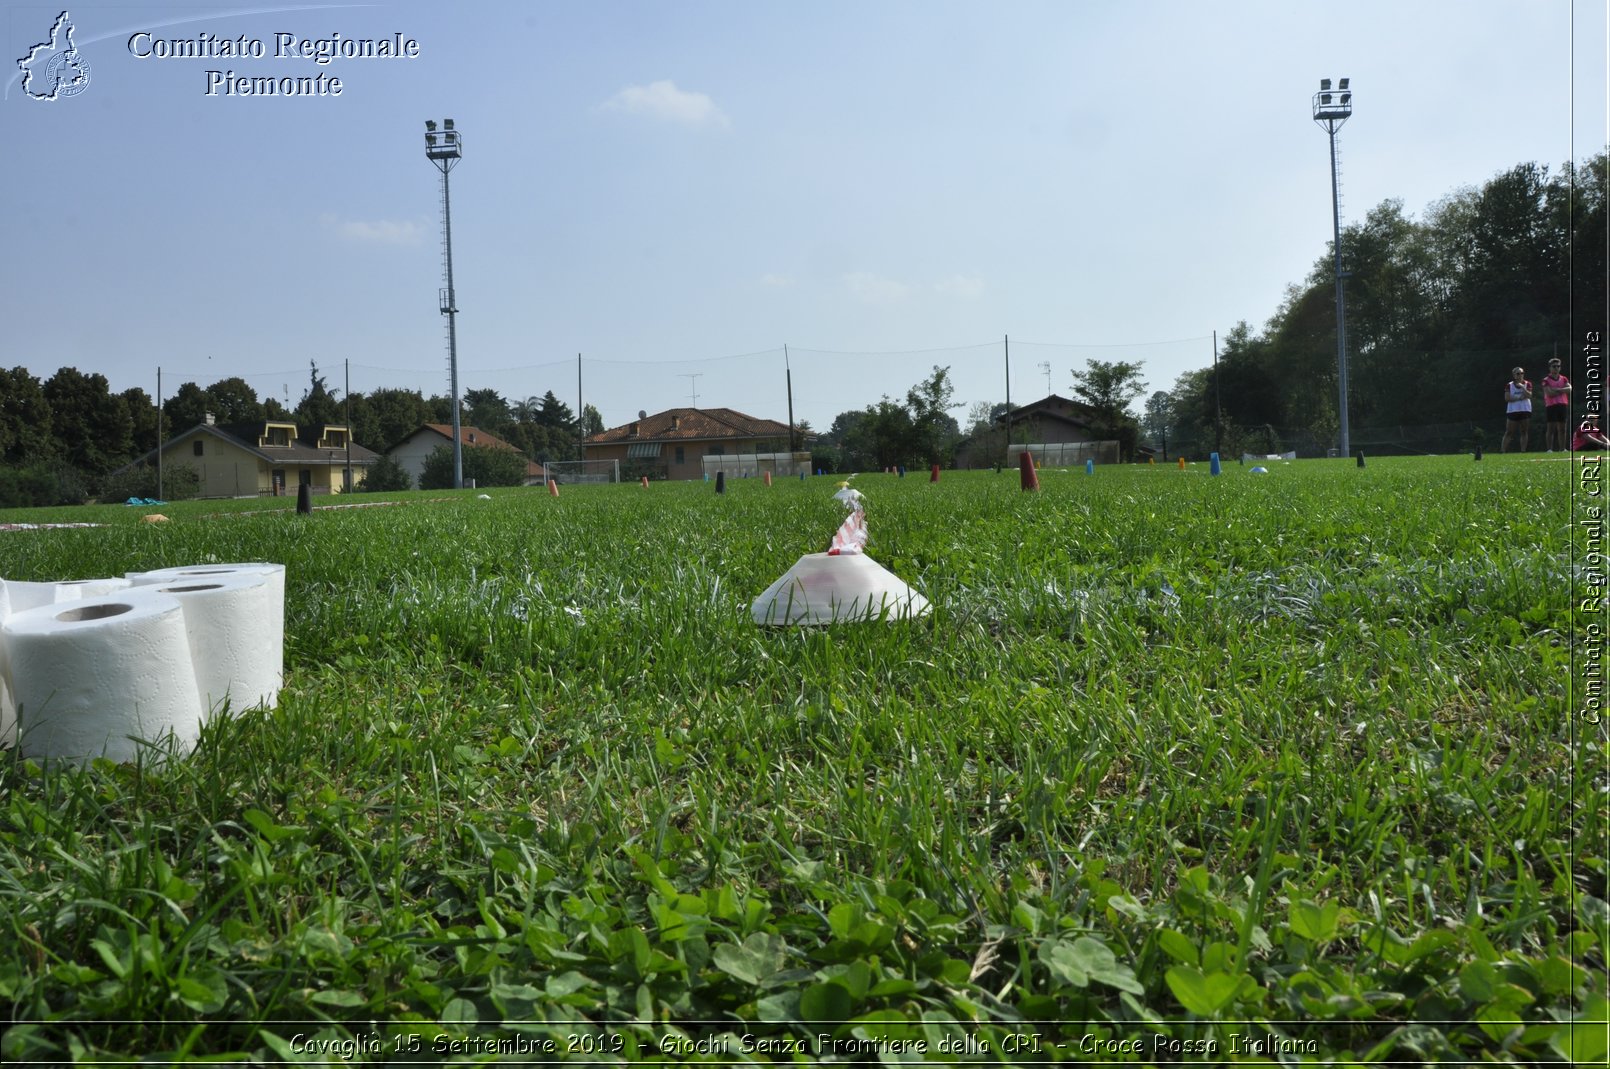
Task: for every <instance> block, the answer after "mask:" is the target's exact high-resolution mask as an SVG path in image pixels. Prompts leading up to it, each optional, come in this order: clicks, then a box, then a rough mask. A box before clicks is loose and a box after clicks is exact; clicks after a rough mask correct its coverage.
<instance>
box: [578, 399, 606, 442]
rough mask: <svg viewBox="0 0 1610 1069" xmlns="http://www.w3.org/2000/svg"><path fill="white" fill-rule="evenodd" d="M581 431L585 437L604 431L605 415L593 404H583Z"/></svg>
mask: <svg viewBox="0 0 1610 1069" xmlns="http://www.w3.org/2000/svg"><path fill="white" fill-rule="evenodd" d="M581 433H582V437H584V438H591V437H592V436H593V435H595V434H603V433H604V417H603V416H602V415H600V414H599V412H598V409H596V408H594V407H593V406H592V405H583V406H582V408H581Z"/></svg>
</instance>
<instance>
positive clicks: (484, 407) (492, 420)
mask: <svg viewBox="0 0 1610 1069" xmlns="http://www.w3.org/2000/svg"><path fill="white" fill-rule="evenodd" d="M464 404H465V406H466V408H467V411H466V413H465V415H464V417H463V420H462V421H463V422H465V423H468V424H470V426H472V427H479V428H481V429H482V430H483V431H486V432H487V433H488V434H495V435H497V436H498V437H500V438H501V437H503V436H504V433H505V432H506V431H507V430H508V429H509V426H510V425H511V424H512V423H513V422H514V419H513V418H512V417H511V416H510V414H509V402H507V401H505V400H504V399H503V395H502V394H500V393H498V392H497V391H496V390H465V391H464ZM464 477H465V478H466V479H467V478H469V473H468V472H466V473H465V475H464Z"/></svg>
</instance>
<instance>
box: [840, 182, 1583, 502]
mask: <svg viewBox="0 0 1610 1069" xmlns="http://www.w3.org/2000/svg"><path fill="white" fill-rule="evenodd" d="M1607 187H1610V162H1607V154H1606V153H1600V154H1598V155H1596V156H1593V157H1591V158H1589V159H1588V160H1586V161H1585V162H1583V163H1581V164H1572V163H1567V164H1566V165H1565V166H1564V167H1562V168H1561V169H1560V170H1559V171H1557V172H1555V173H1552V174H1551V173H1550V172H1549V169H1548V168H1547V167H1546V166H1541V165H1539V164H1536V163H1523V164H1519V165H1517V166H1515V167H1512V168H1510V169H1509V170H1507V171H1504V172H1502V173H1500V174H1498V175H1495V176H1494V177H1493V178H1491V179H1489V180H1488V181H1487V182H1485V183H1484V184H1482V185H1481V186H1480V187H1465V188H1461V189H1458V190H1455V191H1454V192H1452V193H1450V194H1448V195H1447V196H1445V197H1443V198H1442V199H1441V200H1439V201H1437V202H1436V203H1435V204H1433V205H1431V207H1430V208H1429V209H1428V210H1427V211H1426V212H1425V213H1424V215H1423V217H1421V218H1419V219H1415V218H1412V217H1410V216H1408V215H1407V214H1405V212H1404V210H1403V202H1402V201H1401V200H1397V199H1388V200H1385V201H1382V202H1381V203H1380V204H1379V205H1377V206H1376V207H1374V208H1372V209H1370V210H1369V211H1368V212H1367V213H1366V214H1365V216H1364V218H1363V220H1362V221H1359V222H1355V223H1351V224H1349V225H1348V226H1346V227H1344V228H1343V230H1342V270H1343V272H1344V277H1345V287H1346V288H1345V305H1346V315H1347V353H1348V415H1349V428H1350V430H1351V431H1352V432H1353V433H1352V435H1351V437H1352V438H1353V441H1354V443H1355V444H1358V443H1359V441H1360V436H1359V433H1358V432H1359V431H1360V430H1361V429H1364V430H1365V431H1366V432H1368V433H1373V434H1375V435H1376V436H1377V437H1376V438H1375V439H1374V440H1373V444H1376V445H1382V446H1384V447H1386V448H1388V449H1393V450H1395V449H1400V448H1402V447H1403V444H1404V443H1405V442H1407V441H1410V440H1412V441H1414V442H1416V443H1417V445H1418V448H1419V449H1421V450H1422V451H1426V452H1444V451H1453V450H1455V449H1458V448H1461V447H1468V446H1469V445H1472V444H1479V443H1480V442H1481V441H1482V440H1483V439H1484V438H1487V437H1490V436H1491V434H1492V432H1493V431H1494V430H1495V429H1496V428H1497V426H1498V425H1500V424H1502V422H1503V408H1502V407H1501V402H1500V396H1501V387H1502V385H1503V383H1504V382H1505V381H1507V380H1508V378H1509V371H1510V368H1512V367H1514V366H1515V365H1517V364H1519V365H1521V366H1523V367H1526V368H1527V369H1528V370H1529V371H1531V372H1533V373H1534V374H1533V376H1532V377H1533V378H1540V377H1541V375H1542V372H1543V370H1544V368H1545V366H1546V364H1547V361H1548V360H1549V358H1550V357H1552V356H1555V355H1558V356H1560V357H1562V358H1566V357H1568V356H1570V355H1571V354H1573V353H1574V352H1575V351H1576V350H1578V349H1579V348H1580V347H1581V346H1582V345H1583V344H1584V342H1585V340H1586V339H1587V337H1588V335H1589V332H1592V331H1598V332H1600V333H1599V336H1600V337H1603V332H1604V331H1605V329H1606V324H1605V307H1606V291H1605V284H1606V277H1607V271H1610V267H1607V263H1606V254H1605V247H1606V243H1605V235H1606V232H1607V225H1610V223H1607V217H1606V201H1607ZM1333 250H1334V245H1333V243H1332V242H1326V244H1325V251H1324V253H1323V254H1322V255H1321V256H1319V257H1317V258H1316V259H1315V261H1314V266H1313V268H1312V270H1311V271H1310V272H1309V274H1308V276H1307V277H1306V278H1305V279H1303V281H1302V282H1300V283H1293V284H1292V285H1290V286H1289V287H1288V288H1287V291H1286V295H1285V299H1284V300H1283V301H1282V302H1281V304H1280V306H1279V307H1278V308H1277V309H1276V311H1275V313H1274V315H1272V316H1271V317H1270V318H1269V320H1268V322H1267V323H1266V324H1265V325H1264V327H1263V329H1262V330H1255V329H1254V328H1253V327H1252V326H1250V325H1249V324H1248V323H1247V322H1246V321H1245V320H1242V321H1241V322H1239V323H1237V324H1236V325H1235V327H1234V328H1233V329H1231V330H1230V331H1229V332H1228V333H1227V334H1225V335H1224V336H1223V337H1221V338H1220V339H1219V355H1218V361H1217V367H1216V368H1215V367H1213V366H1211V365H1210V366H1207V367H1202V368H1198V369H1196V370H1193V371H1188V372H1186V373H1184V374H1183V375H1180V376H1179V377H1178V378H1177V379H1176V381H1175V383H1174V385H1173V388H1172V389H1167V390H1161V389H1160V390H1157V391H1155V392H1153V393H1151V394H1150V395H1148V396H1146V398H1145V401H1144V403H1143V408H1142V411H1141V412H1138V413H1137V412H1136V411H1135V410H1134V408H1133V404H1134V402H1136V401H1139V400H1140V399H1141V397H1142V396H1143V394H1144V393H1145V390H1146V388H1147V383H1146V382H1145V380H1144V378H1143V368H1142V366H1141V365H1140V364H1135V363H1128V362H1124V361H1115V362H1107V361H1101V360H1090V361H1087V362H1086V365H1085V367H1084V368H1082V369H1081V368H1070V369H1069V371H1070V373H1071V377H1072V380H1071V386H1070V394H1071V397H1072V398H1073V399H1074V400H1076V401H1078V402H1080V403H1081V404H1082V405H1083V406H1084V411H1085V414H1086V416H1087V422H1088V424H1089V430H1090V434H1091V437H1092V438H1095V439H1104V440H1116V441H1117V442H1118V443H1119V452H1120V455H1121V456H1122V457H1124V458H1125V459H1132V458H1133V457H1134V456H1135V455H1136V453H1137V451H1138V448H1139V446H1140V445H1142V444H1146V445H1149V446H1150V447H1152V448H1153V449H1160V450H1163V451H1164V452H1165V453H1177V454H1183V453H1192V454H1201V455H1205V454H1206V453H1207V452H1209V451H1211V450H1215V449H1218V450H1220V451H1222V452H1224V453H1226V454H1228V455H1232V456H1233V455H1235V454H1238V453H1241V452H1244V451H1254V452H1271V453H1272V452H1282V451H1285V450H1286V449H1300V450H1303V451H1306V452H1309V453H1310V454H1312V453H1318V452H1323V451H1325V450H1328V449H1332V448H1335V447H1336V446H1337V445H1338V440H1339V430H1340V426H1341V422H1340V418H1339V415H1338V411H1339V410H1338V390H1337V365H1336V307H1335V301H1334V296H1335V289H1334V286H1335V282H1334V259H1333V256H1334V251H1333ZM1566 366H1567V368H1568V369H1569V368H1570V366H1571V361H1570V360H1567V362H1566ZM1579 366H1580V365H1579ZM948 370H949V369H945V368H935V369H934V375H933V376H931V377H930V378H928V379H926V380H924V381H923V382H921V383H918V384H917V385H916V386H914V387H913V388H912V390H911V391H910V392H908V393H907V395H906V399H905V403H904V404H902V403H900V402H898V401H895V400H892V399H890V398H888V397H885V398H883V400H882V401H880V402H879V403H878V404H876V405H869V406H867V407H866V408H864V409H859V410H851V411H848V412H843V413H840V414H839V416H838V417H837V418H836V419H835V420H834V421H833V424H832V426H831V427H830V428H829V430H828V431H827V432H825V433H824V434H823V435H822V438H821V441H820V443H819V445H818V448H817V459H816V466H817V467H827V468H828V470H840V471H850V470H875V469H879V468H886V467H889V466H891V465H903V466H907V467H912V466H915V465H919V464H922V465H926V464H928V463H933V462H938V463H948V462H949V461H950V459H951V457H952V456H953V455H954V453H955V450H956V449H957V448H958V447H959V446H960V445H961V444H962V443H963V442H968V441H970V442H972V443H974V444H975V445H977V446H978V447H979V451H980V452H981V453H983V454H984V455H986V456H993V457H1001V458H1004V456H1005V452H1006V445H1007V443H1006V406H1005V405H1004V404H998V403H993V402H987V401H986V402H979V403H977V404H975V405H974V406H973V407H972V409H971V410H970V411H969V413H968V422H967V426H966V428H965V431H964V429H963V428H962V427H961V426H959V425H958V424H957V422H956V420H955V419H953V418H951V417H950V416H949V415H948V414H945V412H944V410H945V409H948V408H951V407H955V406H953V405H951V404H950V403H949V397H950V394H949V390H948V378H947V377H946V376H945V374H944V373H945V372H948ZM1579 396H1580V392H1579ZM1013 440H1014V441H1019V442H1021V441H1024V440H1025V438H1024V437H1022V436H1021V435H1020V434H1019V433H1017V432H1014V433H1013Z"/></svg>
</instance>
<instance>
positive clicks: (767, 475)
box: [766, 471, 771, 486]
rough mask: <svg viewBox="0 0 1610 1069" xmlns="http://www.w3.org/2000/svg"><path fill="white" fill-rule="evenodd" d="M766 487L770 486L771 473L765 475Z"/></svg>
mask: <svg viewBox="0 0 1610 1069" xmlns="http://www.w3.org/2000/svg"><path fill="white" fill-rule="evenodd" d="M766 485H767V486H770V485H771V472H769V471H768V472H767V473H766Z"/></svg>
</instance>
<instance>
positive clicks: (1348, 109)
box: [1314, 78, 1353, 457]
mask: <svg viewBox="0 0 1610 1069" xmlns="http://www.w3.org/2000/svg"><path fill="white" fill-rule="evenodd" d="M1348 81H1349V79H1347V78H1342V79H1340V80H1339V81H1338V82H1337V83H1336V88H1335V89H1334V90H1332V89H1331V86H1330V79H1329V78H1321V79H1320V80H1319V92H1317V93H1315V94H1314V121H1315V122H1316V123H1318V124H1319V125H1320V126H1321V127H1322V128H1323V129H1324V131H1325V133H1326V134H1328V135H1329V136H1330V211H1331V226H1332V228H1333V230H1334V234H1335V239H1334V240H1333V241H1332V242H1331V252H1332V255H1333V256H1334V257H1335V262H1336V392H1337V394H1338V399H1337V415H1338V417H1339V419H1340V423H1341V447H1342V450H1341V452H1342V456H1344V457H1345V456H1348V455H1350V454H1351V453H1352V452H1353V450H1352V443H1351V442H1350V441H1349V439H1348V433H1347V305H1346V303H1345V302H1344V300H1343V298H1342V280H1343V279H1345V278H1346V277H1347V274H1346V272H1344V271H1343V270H1342V202H1341V197H1340V194H1339V193H1338V190H1337V181H1336V178H1337V174H1336V131H1338V130H1340V129H1341V128H1342V124H1343V123H1344V122H1346V121H1347V117H1348V116H1349V115H1351V114H1353V92H1352V90H1351V89H1349V88H1348V87H1347V85H1348Z"/></svg>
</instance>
